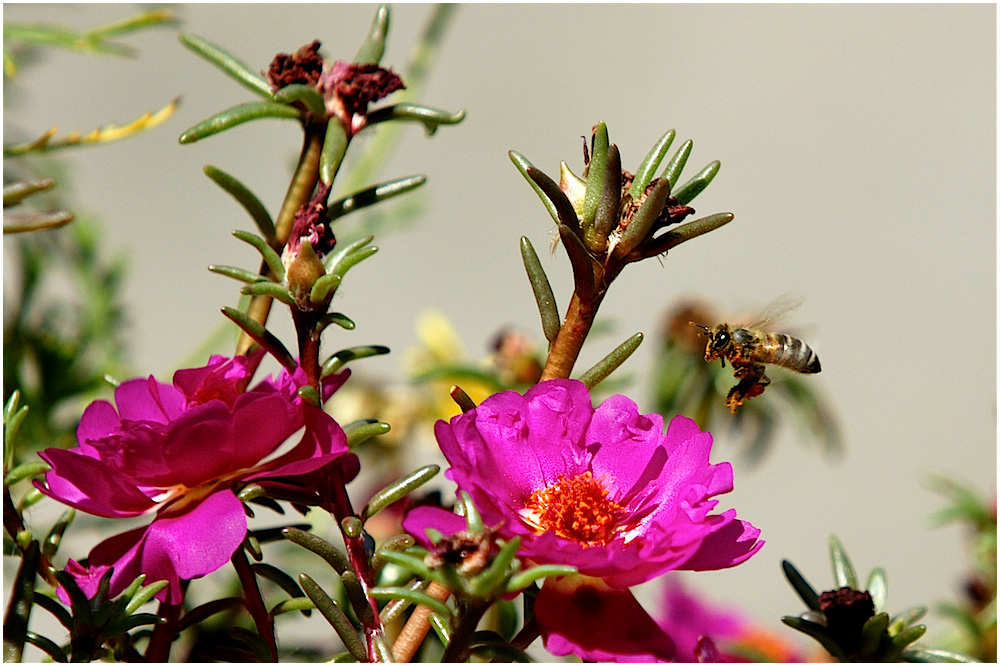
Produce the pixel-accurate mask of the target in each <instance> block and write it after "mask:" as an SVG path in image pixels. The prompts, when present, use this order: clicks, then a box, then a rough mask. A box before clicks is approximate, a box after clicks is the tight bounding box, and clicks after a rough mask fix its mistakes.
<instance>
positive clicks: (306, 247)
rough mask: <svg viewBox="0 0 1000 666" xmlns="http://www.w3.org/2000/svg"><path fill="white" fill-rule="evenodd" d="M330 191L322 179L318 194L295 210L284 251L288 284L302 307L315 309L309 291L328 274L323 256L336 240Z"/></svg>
mask: <svg viewBox="0 0 1000 666" xmlns="http://www.w3.org/2000/svg"><path fill="white" fill-rule="evenodd" d="M329 195H330V186H329V185H324V184H322V183H320V185H319V187H318V189H317V191H316V196H315V197H313V199H312V200H311V201H310V202H309V203H307V204H305V205H304V206H302V208H300V209H299V210H298V212H296V213H295V222H294V223H293V224H292V233H291V235H290V236H289V237H288V244H287V245H286V246H285V251H284V253H282V255H281V263H282V264H284V266H285V285H286V286H287V287H288V290H289V291H290V292H291V294H292V297H293V298H295V302H296V303H297V304H298V305H299V307H301V308H302V309H307V310H312V309H315V307H316V305H315V304H312V303H311V302H310V300H309V294H310V292H311V291H312V288H313V285H314V284H315V283H316V280H318V279H320V278H321V277H323V276H324V275H326V267H325V266H324V265H323V257H324V256H326V255H327V254H328V253H329V252H330V251H331V250H332V249H333V246H334V245H335V244H336V242H337V239H336V237H335V236H334V234H333V229H331V227H330V220H329V219H328V218H327V216H326V199H327V197H328V196H329Z"/></svg>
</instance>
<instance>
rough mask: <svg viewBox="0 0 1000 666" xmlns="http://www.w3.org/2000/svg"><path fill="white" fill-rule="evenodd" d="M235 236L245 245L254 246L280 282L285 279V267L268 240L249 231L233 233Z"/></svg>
mask: <svg viewBox="0 0 1000 666" xmlns="http://www.w3.org/2000/svg"><path fill="white" fill-rule="evenodd" d="M233 236H236V237H237V238H239V239H240V240H241V241H243V242H244V243H248V244H250V245H253V246H254V248H255V249H256V250H257V251H258V252H260V256H261V258H262V259H263V260H264V263H266V264H267V267H268V268H270V269H271V272H272V273H274V276H275V277H276V278H277V279H278V281H279V282H280V281H282V280H284V279H285V265H284V264H282V263H281V257H279V256H278V253H277V252H275V251H274V248H272V247H271V246H270V245H268V244H267V241H266V240H264V239H263V238H261V237H260V236H257V235H255V234H252V233H250V232H249V231H241V230H239V229H237V230H236V231H234V232H233Z"/></svg>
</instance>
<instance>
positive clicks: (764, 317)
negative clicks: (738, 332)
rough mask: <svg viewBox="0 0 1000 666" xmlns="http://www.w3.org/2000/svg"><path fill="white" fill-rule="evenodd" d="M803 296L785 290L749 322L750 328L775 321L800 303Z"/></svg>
mask: <svg viewBox="0 0 1000 666" xmlns="http://www.w3.org/2000/svg"><path fill="white" fill-rule="evenodd" d="M804 300H805V297H804V296H803V295H802V294H800V293H798V292H795V291H787V292H785V293H784V294H782V295H781V296H778V297H777V298H776V299H774V300H773V301H772V302H771V304H770V305H768V306H767V308H765V310H764V311H763V312H762V313H760V316H759V317H757V319H756V320H755V321H754V322H753V323H752V324H750V328H767V325H768V324H771V323H773V322H775V321H776V320H778V319H780V318H781V317H783V316H784V315H786V314H788V313H789V312H791V311H792V310H794V309H795V308H797V307H799V306H800V305H802V302H803V301H804Z"/></svg>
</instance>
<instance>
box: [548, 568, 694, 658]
mask: <svg viewBox="0 0 1000 666" xmlns="http://www.w3.org/2000/svg"><path fill="white" fill-rule="evenodd" d="M534 613H535V618H536V619H537V620H538V624H539V626H540V627H541V633H542V637H543V639H544V641H545V649H546V650H548V651H549V652H551V653H552V654H554V655H556V656H560V657H561V656H565V655H567V654H575V655H576V656H578V657H580V658H581V659H583V660H584V661H595V662H605V661H614V662H652V661H669V660H670V659H671V658H673V656H674V643H673V641H672V640H670V637H669V636H667V635H666V634H665V633H663V630H662V629H660V627H659V626H658V625H657V624H656V622H655V621H654V620H653V618H651V617H650V616H649V614H648V613H646V611H645V610H643V608H642V606H640V605H639V602H638V601H636V599H635V597H634V596H632V593H631V592H629V591H628V590H613V589H611V588H610V587H608V586H607V585H605V584H604V583H603V582H602V581H601V580H600V579H596V578H589V577H586V576H579V575H577V576H564V577H561V578H556V579H552V578H549V579H546V581H545V584H544V585H543V586H542V589H541V590H540V591H539V593H538V597H537V598H536V599H535V605H534Z"/></svg>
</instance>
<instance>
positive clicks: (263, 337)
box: [222, 307, 298, 372]
mask: <svg viewBox="0 0 1000 666" xmlns="http://www.w3.org/2000/svg"><path fill="white" fill-rule="evenodd" d="M222 314H224V315H226V316H227V317H228V318H229V319H231V320H232V321H233V323H235V324H236V325H237V326H239V327H240V328H241V329H243V331H244V332H245V333H246V334H247V335H249V336H250V337H251V338H252V339H253V340H254V342H256V343H257V344H259V345H260V346H261V347H263V348H264V350H265V351H267V352H268V353H269V354H271V355H272V356H274V358H276V359H277V360H278V362H279V363H281V365H282V366H283V367H284V368H285V369H286V370H288V371H289V372H295V369H296V368H297V367H298V364H296V363H295V357H293V356H292V355H291V354H290V353H289V351H288V349H286V348H285V345H284V344H282V342H281V340H279V339H278V338H277V337H275V335H274V334H273V333H271V332H270V331H269V330H267V329H266V328H264V325H263V324H261V323H260V322H257V321H254V320H253V319H251V318H250V317H249V316H248V315H247V314H246V313H244V312H240V311H239V310H236V309H235V308H230V307H223V308H222Z"/></svg>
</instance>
